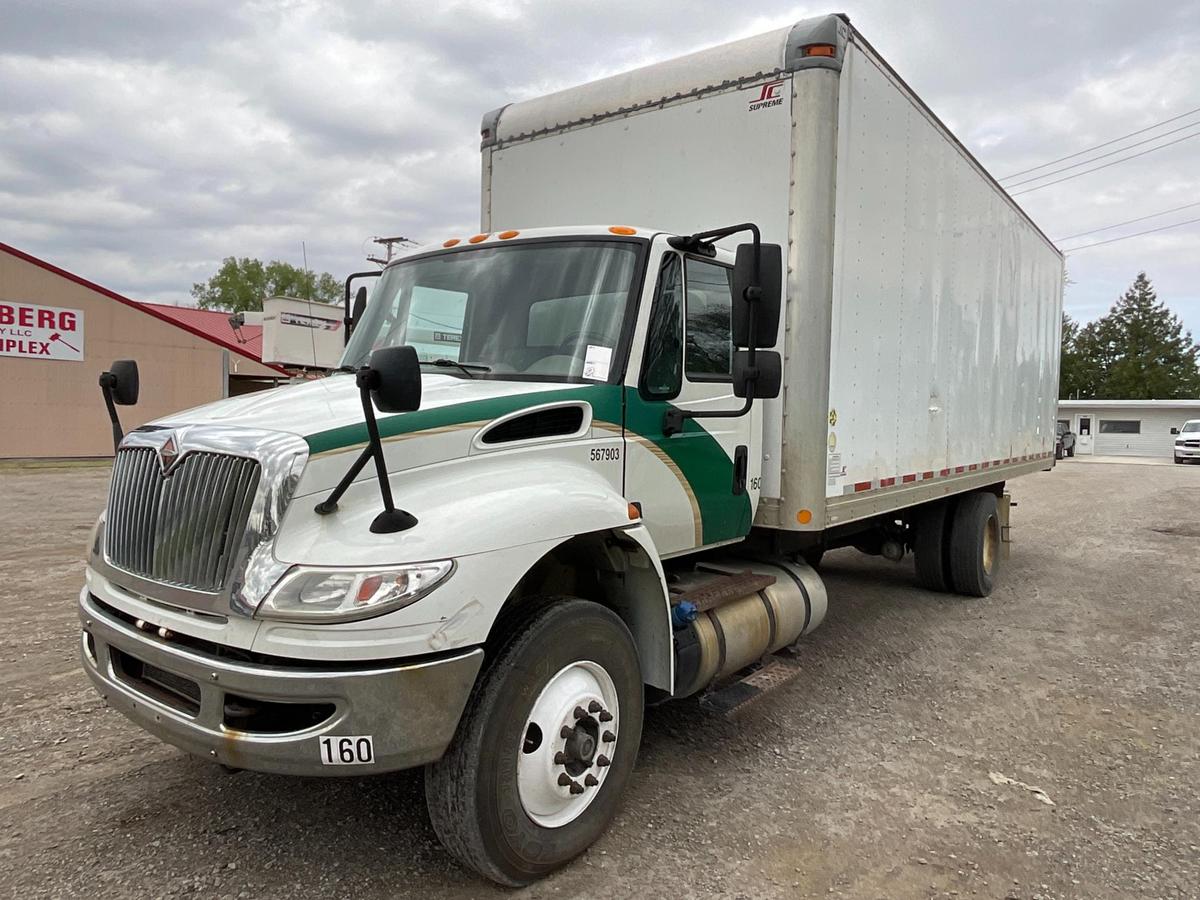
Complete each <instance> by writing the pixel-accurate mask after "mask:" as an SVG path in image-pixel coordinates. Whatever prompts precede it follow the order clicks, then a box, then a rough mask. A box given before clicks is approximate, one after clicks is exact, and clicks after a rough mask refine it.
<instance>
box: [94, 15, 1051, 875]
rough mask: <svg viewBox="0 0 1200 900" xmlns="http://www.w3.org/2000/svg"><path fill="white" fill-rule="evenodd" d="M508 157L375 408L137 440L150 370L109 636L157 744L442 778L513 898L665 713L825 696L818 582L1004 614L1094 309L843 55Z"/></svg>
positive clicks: (941, 134)
mask: <svg viewBox="0 0 1200 900" xmlns="http://www.w3.org/2000/svg"><path fill="white" fill-rule="evenodd" d="M482 135H483V142H482V154H483V160H482V163H483V166H482V168H483V177H482V193H481V197H482V227H481V229H480V231H479V233H477V234H473V235H471V234H467V235H460V236H457V237H447V239H446V240H444V241H439V242H437V243H435V244H433V245H431V246H427V247H422V248H419V249H416V250H413V251H411V252H409V253H406V254H405V255H404V256H402V257H401V258H398V259H396V260H395V261H393V262H392V263H391V264H390V265H388V266H387V267H386V269H385V270H384V271H383V272H382V274H381V276H380V277H379V279H378V280H377V281H375V282H373V285H374V286H373V288H372V290H371V292H370V298H369V300H367V299H366V298H365V291H363V292H360V293H359V297H358V299H357V300H356V301H355V303H354V305H353V308H351V305H350V302H349V299H350V285H351V283H352V279H348V281H347V309H346V319H347V325H348V326H352V327H353V334H352V336H351V337H350V338H349V343H348V345H347V347H346V350H345V355H344V356H343V358H342V363H341V371H339V372H337V373H335V374H332V375H330V376H329V377H327V378H324V379H321V380H318V381H315V382H310V383H307V384H303V385H296V386H291V387H285V388H280V389H277V390H275V391H271V392H267V393H264V394H256V395H253V396H250V397H243V398H236V399H228V400H224V401H221V402H217V403H213V404H210V405H208V406H205V407H200V408H198V409H192V410H188V411H186V412H181V413H179V414H177V415H174V416H168V417H167V418H165V419H162V420H160V421H156V422H153V423H151V424H149V425H145V426H142V427H140V428H137V429H135V430H133V431H132V432H131V433H129V434H127V435H123V436H122V434H121V432H120V429H119V426H118V425H117V416H116V411H117V410H116V407H117V406H119V405H121V404H127V403H131V402H134V401H136V396H137V373H136V367H135V366H134V365H133V364H131V363H130V362H129V361H123V362H120V363H118V364H114V366H113V369H112V371H110V372H108V373H106V374H105V376H104V377H103V378H102V388H103V391H104V396H105V399H106V401H107V402H108V404H109V409H110V412H112V413H113V420H114V430H115V438H116V439H117V440H118V441H119V445H118V447H117V451H116V459H115V463H114V467H113V475H112V485H111V490H110V494H109V498H108V505H107V508H106V510H105V511H104V513H103V515H101V517H100V519H99V521H98V523H97V526H96V529H95V532H94V535H93V537H92V541H91V548H90V556H89V563H88V566H87V570H86V584H85V585H84V587H83V589H82V591H81V593H80V597H79V607H80V614H81V619H82V624H83V634H82V658H83V665H84V668H85V669H86V670H87V672H88V674H89V675H90V676H91V678H92V680H93V681H94V682H95V684H96V686H97V688H98V690H99V691H100V693H101V694H102V695H103V696H104V697H105V698H106V699H107V701H108V703H109V704H110V705H112V706H113V707H115V708H117V709H118V710H120V711H121V712H123V713H124V714H125V715H127V716H128V717H129V718H131V719H133V720H134V721H135V722H136V723H138V724H139V725H140V726H142V727H143V728H145V729H146V730H147V731H150V732H152V733H154V734H156V735H158V736H160V737H161V738H163V739H164V740H166V741H169V742H171V743H173V744H175V745H177V746H179V747H182V748H183V749H185V750H187V751H190V752H192V753H195V754H199V755H201V756H204V757H207V758H209V759H211V760H212V761H214V762H215V763H220V764H222V765H224V766H227V767H230V768H235V769H250V770H258V771H264V772H278V773H288V774H295V775H327V776H330V775H342V776H346V775H361V774H367V773H376V772H384V771H389V770H395V769H402V768H409V767H415V766H425V767H426V769H425V784H426V794H427V799H428V807H429V812H430V816H431V818H432V821H433V825H434V828H435V829H436V831H437V834H438V835H439V837H440V838H441V840H442V841H443V843H444V844H445V846H446V847H447V848H448V849H449V850H450V852H451V853H453V854H454V855H455V856H456V857H457V858H458V859H460V860H461V861H462V862H463V863H465V864H466V865H468V866H470V867H473V868H474V869H475V870H476V871H478V872H479V873H481V874H482V875H484V876H486V877H488V878H490V879H493V880H495V881H497V882H500V883H503V884H509V885H518V884H524V883H527V882H529V881H531V880H533V879H536V878H537V877H539V876H541V875H543V874H544V873H546V872H548V871H550V870H552V869H554V868H555V867H557V866H560V865H563V864H564V863H566V862H567V861H569V860H570V859H571V858H572V857H574V856H576V855H577V854H579V853H580V852H582V851H583V850H584V849H585V848H586V847H588V846H589V845H590V844H591V843H592V842H593V841H595V840H596V839H597V838H598V837H599V836H600V835H601V833H602V832H603V831H604V829H605V827H606V826H607V824H608V823H609V821H610V820H611V819H612V817H613V814H614V811H615V810H616V808H617V805H618V802H619V801H620V798H621V794H622V791H623V790H624V789H625V787H626V785H627V784H628V782H629V778H630V773H631V772H632V770H633V765H634V759H635V757H636V755H637V751H638V743H639V738H640V735H641V730H642V722H643V710H644V708H645V706H646V705H647V704H648V703H658V702H661V701H665V700H669V699H674V698H685V697H692V698H699V699H693V700H691V701H690V702H693V703H697V704H698V705H699V706H700V707H702V708H704V709H707V710H709V711H710V713H709V714H714V715H715V714H721V713H728V712H732V711H736V710H737V709H739V708H741V704H742V703H743V702H744V701H746V700H747V699H749V698H755V697H759V696H761V695H762V694H763V692H765V691H768V690H770V689H771V688H772V687H774V686H776V685H779V684H781V683H785V682H786V681H787V680H788V679H789V678H790V677H791V676H793V675H794V674H795V672H796V671H797V669H796V666H795V664H794V654H795V653H797V652H802V650H801V649H800V648H798V647H797V642H798V641H799V639H800V638H801V637H802V635H804V634H806V633H807V632H810V631H811V630H812V629H814V628H816V627H817V625H819V624H820V622H821V620H822V618H823V617H824V616H825V613H826V606H827V595H826V591H825V589H824V587H823V586H822V583H821V579H820V577H819V575H818V573H817V570H816V568H815V566H816V565H817V564H818V562H819V559H820V556H821V554H822V553H823V552H825V551H827V550H830V549H834V548H840V547H851V546H853V547H856V548H858V549H859V550H862V551H864V552H867V553H872V554H882V555H884V556H886V557H888V558H891V559H894V560H900V559H902V558H904V557H906V556H908V555H910V554H911V555H912V557H913V560H914V567H915V577H916V580H917V581H918V582H919V583H920V584H921V585H923V586H925V587H926V588H929V589H933V590H944V591H951V592H957V593H960V594H965V595H970V596H982V595H986V594H987V593H988V592H989V591H990V590H991V589H992V586H993V583H994V580H995V579H996V578H997V577H998V573H999V567H1000V563H1001V559H1002V557H1003V556H1004V555H1005V551H1006V550H1007V547H1008V543H1007V542H1008V537H1009V531H1008V511H1009V507H1010V502H1009V494H1008V493H1007V485H1008V482H1009V481H1010V480H1011V479H1012V478H1014V477H1016V476H1019V475H1023V474H1026V473H1029V472H1033V471H1036V470H1039V469H1042V468H1045V467H1046V466H1048V465H1052V464H1053V453H1054V445H1055V406H1056V404H1055V398H1056V396H1057V381H1058V356H1059V354H1058V347H1059V327H1060V312H1061V285H1062V274H1063V273H1062V258H1061V255H1060V254H1059V252H1058V251H1057V250H1056V249H1055V247H1054V246H1053V245H1052V244H1051V242H1050V241H1049V240H1047V238H1046V237H1045V236H1044V235H1043V234H1042V232H1041V231H1039V230H1038V228H1037V227H1036V226H1035V225H1034V224H1033V222H1031V221H1030V219H1029V218H1028V217H1027V216H1026V215H1025V214H1024V213H1023V212H1022V211H1021V209H1020V208H1019V207H1018V206H1017V205H1016V204H1015V203H1014V202H1013V200H1012V199H1011V198H1010V197H1009V196H1008V195H1007V194H1005V192H1004V191H1003V190H1002V189H1001V188H1000V187H999V186H998V185H997V184H996V182H995V181H994V180H993V179H992V178H991V177H990V176H989V175H988V173H987V172H986V171H985V170H984V169H983V167H982V166H980V164H979V163H978V162H977V161H976V160H975V159H974V158H973V157H972V156H971V154H970V153H969V152H968V151H967V150H966V149H965V148H964V147H963V146H962V145H961V144H960V143H959V142H958V141H957V140H955V138H954V136H953V135H952V134H950V132H949V131H948V130H947V128H946V127H945V126H944V125H943V124H942V123H941V122H940V121H939V120H938V118H937V117H936V116H935V115H934V114H933V113H932V112H931V111H930V110H929V109H928V108H927V107H926V106H925V105H924V104H923V103H922V102H921V100H920V99H919V98H918V97H917V96H916V95H915V94H914V93H913V92H912V91H911V90H910V89H909V88H908V87H907V86H906V85H905V84H904V82H903V81H902V80H901V79H900V78H899V76H898V75H897V74H896V73H895V72H894V71H893V70H892V69H891V68H890V67H889V66H888V65H887V63H886V62H884V60H883V59H881V58H880V56H879V54H878V53H876V52H875V51H874V50H872V48H871V47H870V45H869V44H867V42H866V41H865V40H863V38H862V36H861V35H860V34H859V33H858V32H857V31H855V30H854V29H853V28H852V27H851V26H850V24H849V22H848V21H847V20H846V19H845V18H843V17H839V16H828V17H822V18H817V19H810V20H806V21H802V22H800V23H798V24H796V25H795V26H794V27H791V28H785V29H782V30H779V31H775V32H772V33H770V34H765V35H762V36H760V37H754V38H750V39H748V40H741V41H738V42H735V43H731V44H728V45H726V46H721V47H716V48H714V49H711V50H705V51H702V52H699V53H695V54H692V55H690V56H685V57H682V58H680V59H676V60H672V61H669V62H665V63H661V64H658V65H653V66H649V67H647V68H643V69H639V70H636V71H632V72H628V73H626V74H622V75H618V76H615V77H612V78H606V79H603V80H600V81H597V82H594V83H592V84H587V85H583V86H581V87H577V88H573V89H570V90H565V91H562V92H559V93H555V94H551V95H549V96H545V97H541V98H538V99H533V100H528V101H524V102H520V103H514V104H512V105H509V106H506V107H504V108H502V109H499V110H496V111H495V112H492V113H489V114H488V115H487V116H486V117H485V118H484V121H483V127H482ZM376 274H378V273H376ZM347 330H349V328H348V329H347ZM897 577H898V578H901V579H903V578H906V577H908V576H906V575H904V574H897ZM832 599H833V600H834V602H835V603H836V599H837V598H836V597H834V598H832Z"/></svg>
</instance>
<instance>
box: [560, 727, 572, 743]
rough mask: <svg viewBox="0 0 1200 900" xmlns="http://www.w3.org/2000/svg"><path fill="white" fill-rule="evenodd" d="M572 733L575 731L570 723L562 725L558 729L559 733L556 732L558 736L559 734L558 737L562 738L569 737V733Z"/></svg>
mask: <svg viewBox="0 0 1200 900" xmlns="http://www.w3.org/2000/svg"><path fill="white" fill-rule="evenodd" d="M574 733H575V729H574V728H572V727H571V726H570V725H564V726H563V727H562V730H561V731H559V733H558V736H559V737H560V738H563V739H564V740H565V739H566V738H569V737H570V736H571V735H573V734H574Z"/></svg>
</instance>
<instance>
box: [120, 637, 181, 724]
mask: <svg viewBox="0 0 1200 900" xmlns="http://www.w3.org/2000/svg"><path fill="white" fill-rule="evenodd" d="M109 656H110V658H111V659H112V664H113V672H114V673H115V674H116V676H117V678H118V679H120V680H121V681H122V682H124V683H125V684H127V685H129V687H131V688H133V689H134V690H135V691H137V692H138V693H139V694H142V695H143V696H145V697H148V698H149V699H151V700H155V701H157V702H158V703H162V704H163V705H164V706H169V707H171V708H172V709H176V710H179V712H181V713H185V714H187V715H189V716H193V717H194V716H196V715H198V714H199V713H200V685H198V684H196V682H194V681H192V680H191V679H190V678H184V677H183V676H182V675H176V674H175V673H174V672H168V671H167V670H166V669H160V668H159V667H158V666H156V665H154V664H153V663H148V662H145V661H143V660H140V659H138V658H137V657H136V656H130V655H129V654H128V653H126V652H125V651H123V650H118V649H117V648H116V647H110V648H109Z"/></svg>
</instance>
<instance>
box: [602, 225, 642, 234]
mask: <svg viewBox="0 0 1200 900" xmlns="http://www.w3.org/2000/svg"><path fill="white" fill-rule="evenodd" d="M608 230H609V231H611V232H612V233H613V234H637V229H636V228H630V227H629V226H628V225H609V226H608Z"/></svg>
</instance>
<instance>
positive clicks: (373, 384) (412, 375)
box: [367, 346, 421, 412]
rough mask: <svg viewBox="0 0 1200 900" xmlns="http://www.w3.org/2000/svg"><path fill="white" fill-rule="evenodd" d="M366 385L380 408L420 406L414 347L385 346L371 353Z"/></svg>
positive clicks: (400, 409)
mask: <svg viewBox="0 0 1200 900" xmlns="http://www.w3.org/2000/svg"><path fill="white" fill-rule="evenodd" d="M367 382H368V383H367V386H368V387H369V388H370V390H371V397H372V398H373V399H374V401H375V405H376V406H378V407H379V409H380V410H381V411H382V412H412V411H413V410H416V409H420V408H421V364H420V362H419V361H418V359H417V351H416V348H414V347H409V346H403V347H384V348H382V349H380V350H376V351H375V352H374V353H372V354H371V363H370V365H369V366H368V368H367Z"/></svg>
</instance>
